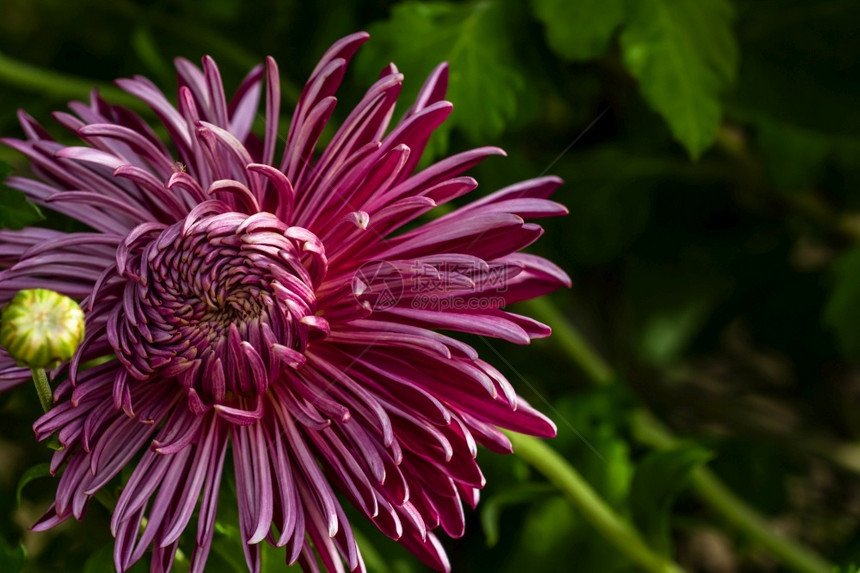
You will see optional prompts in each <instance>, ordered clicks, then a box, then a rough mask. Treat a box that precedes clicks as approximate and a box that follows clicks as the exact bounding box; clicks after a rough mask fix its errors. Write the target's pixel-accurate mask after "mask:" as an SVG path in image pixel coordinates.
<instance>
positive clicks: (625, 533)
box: [508, 433, 683, 573]
mask: <svg viewBox="0 0 860 573" xmlns="http://www.w3.org/2000/svg"><path fill="white" fill-rule="evenodd" d="M508 437H509V438H510V440H511V442H512V443H513V446H514V450H515V451H516V452H517V455H518V456H519V457H521V458H522V459H523V460H525V461H526V462H528V463H529V464H530V465H531V466H532V467H534V468H535V469H536V470H537V471H539V472H540V473H542V474H543V475H544V476H545V477H546V478H547V479H548V480H549V481H550V482H551V483H552V484H553V485H555V486H556V487H557V488H558V489H559V490H560V491H561V492H563V493H564V495H565V496H566V497H567V498H568V499H569V500H570V501H571V503H573V505H574V506H575V507H576V508H577V509H578V510H579V511H580V512H581V513H582V515H583V516H584V517H585V518H586V519H587V520H588V521H589V522H591V524H592V525H593V526H594V527H595V528H596V529H597V530H598V531H600V532H601V533H602V534H603V536H604V537H605V538H606V539H607V540H608V541H609V542H611V543H612V544H613V545H615V547H617V548H618V550H619V551H621V552H622V553H624V554H625V555H626V556H627V558H628V559H630V560H631V561H632V562H634V563H636V564H637V565H638V566H639V567H641V568H642V569H643V570H645V571H649V572H652V573H682V572H683V569H681V567H680V566H679V565H677V564H676V563H674V562H672V561H670V560H669V559H666V558H665V557H662V556H661V555H658V554H656V553H654V552H653V551H651V549H650V548H649V547H648V545H647V544H646V543H645V542H644V541H643V540H642V538H641V537H640V535H639V533H638V532H637V531H636V530H635V529H634V528H633V527H632V526H631V525H630V524H629V523H627V522H626V521H624V520H623V519H622V518H621V517H620V516H619V515H618V514H616V513H615V512H614V511H613V510H612V508H610V507H609V506H608V505H607V504H606V503H605V502H604V501H603V500H602V499H601V498H600V496H599V495H598V494H597V492H595V491H594V490H593V489H592V488H591V486H590V485H588V483H587V482H586V481H585V480H584V479H583V478H582V476H580V475H579V474H578V473H577V471H576V470H575V469H573V468H572V467H571V466H570V464H568V463H567V461H566V460H565V459H564V458H562V457H561V456H560V455H559V454H558V453H557V452H556V451H555V450H553V449H552V448H551V447H549V446H548V445H547V444H546V443H545V442H543V441H541V440H538V439H536V438H532V437H530V436H522V435H519V434H513V433H508Z"/></svg>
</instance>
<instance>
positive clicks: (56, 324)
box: [0, 288, 84, 368]
mask: <svg viewBox="0 0 860 573" xmlns="http://www.w3.org/2000/svg"><path fill="white" fill-rule="evenodd" d="M83 339H84V311H82V310H81V307H80V306H78V303H76V302H75V301H73V300H72V299H70V298H69V297H67V296H63V295H61V294H59V293H57V292H54V291H52V290H47V289H41V288H37V289H27V290H22V291H20V292H19V293H18V294H16V295H15V298H13V299H12V300H11V301H9V303H8V304H7V305H6V306H5V307H3V313H2V314H0V346H3V347H4V348H5V349H6V351H7V352H8V353H9V355H10V356H11V357H12V358H13V359H14V360H15V361H16V362H17V363H18V365H19V366H27V367H30V368H53V367H56V366H57V365H58V364H59V363H60V362H65V361H67V360H69V359H70V358H71V357H72V355H73V354H74V353H75V350H76V349H77V348H78V345H79V344H80V343H81V341H82V340H83Z"/></svg>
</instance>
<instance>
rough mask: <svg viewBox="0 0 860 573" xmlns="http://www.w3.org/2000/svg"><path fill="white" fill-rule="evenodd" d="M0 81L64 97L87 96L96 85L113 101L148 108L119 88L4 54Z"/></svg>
mask: <svg viewBox="0 0 860 573" xmlns="http://www.w3.org/2000/svg"><path fill="white" fill-rule="evenodd" d="M0 83H5V84H8V85H12V86H15V87H18V88H21V89H24V90H29V91H36V92H39V93H40V94H49V95H52V96H55V97H57V98H63V99H86V98H88V97H89V93H90V92H91V91H92V89H93V88H97V89H98V91H99V93H100V94H101V95H102V96H104V97H105V98H106V99H109V100H110V101H112V102H115V103H118V104H122V105H124V106H126V107H130V108H133V109H146V106H145V104H143V102H141V101H140V100H138V99H137V98H135V97H132V96H130V95H129V94H127V93H125V92H124V91H122V90H120V89H119V88H115V87H114V86H111V85H108V84H103V83H98V82H96V81H95V80H91V79H89V78H78V77H75V76H72V75H68V74H62V73H59V72H53V71H50V70H45V69H42V68H38V67H36V66H32V65H30V64H25V63H24V62H21V61H18V60H15V59H13V58H10V57H8V56H6V55H5V54H2V53H0Z"/></svg>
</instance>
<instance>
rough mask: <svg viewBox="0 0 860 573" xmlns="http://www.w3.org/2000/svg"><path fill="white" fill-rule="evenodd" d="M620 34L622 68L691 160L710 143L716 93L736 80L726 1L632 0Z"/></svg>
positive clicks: (716, 120)
mask: <svg viewBox="0 0 860 573" xmlns="http://www.w3.org/2000/svg"><path fill="white" fill-rule="evenodd" d="M630 5H631V12H630V17H629V19H628V21H627V24H626V26H625V28H624V31H623V32H622V34H621V48H622V52H623V59H624V64H625V66H626V67H627V69H628V70H629V71H630V73H631V74H633V76H634V77H635V78H636V79H637V80H638V81H639V87H640V89H641V90H642V95H643V96H644V97H645V100H646V101H647V102H648V103H649V104H650V105H651V107H653V108H654V109H655V110H656V111H657V112H658V113H659V114H660V115H661V116H663V119H665V120H666V122H667V123H668V124H669V128H670V129H671V131H672V134H673V135H674V136H675V138H676V139H677V140H678V141H679V142H681V143H682V144H683V145H684V147H686V148H687V151H688V152H689V153H690V155H691V156H692V157H694V158H696V157H699V156H700V155H701V154H702V152H703V151H704V150H706V149H707V148H708V147H709V146H710V145H711V143H712V142H713V141H714V137H715V136H716V133H717V127H718V126H719V124H720V120H721V118H722V106H721V103H720V94H721V93H722V92H723V91H725V89H726V88H727V87H728V86H729V84H731V82H732V81H733V80H734V78H735V74H736V68H737V64H738V49H737V45H736V42H735V38H734V35H733V33H732V19H733V11H732V7H731V5H730V4H729V3H728V2H726V1H725V0H674V1H670V0H637V1H636V2H631V3H630Z"/></svg>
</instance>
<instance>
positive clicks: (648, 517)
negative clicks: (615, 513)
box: [630, 445, 712, 555]
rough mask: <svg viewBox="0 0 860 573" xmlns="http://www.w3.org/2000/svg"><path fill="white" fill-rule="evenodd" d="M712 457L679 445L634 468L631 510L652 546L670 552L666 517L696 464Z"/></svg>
mask: <svg viewBox="0 0 860 573" xmlns="http://www.w3.org/2000/svg"><path fill="white" fill-rule="evenodd" d="M711 457H712V455H711V452H709V451H708V450H706V449H704V448H702V447H701V446H696V445H682V446H678V447H676V448H673V449H671V450H665V451H662V452H655V453H652V454H650V455H649V456H648V457H646V458H645V459H644V460H643V461H642V463H641V464H639V467H638V468H637V470H636V475H635V476H634V477H633V483H632V484H631V486H630V512H631V515H632V517H633V521H634V523H635V524H636V526H637V527H638V528H639V529H640V531H642V533H643V534H644V536H645V540H646V541H647V542H648V543H649V545H650V546H651V547H653V548H654V549H656V550H657V551H660V552H661V553H663V554H664V555H669V554H671V551H672V548H671V537H670V530H669V520H670V517H671V510H672V503H673V502H674V501H675V497H676V496H677V495H678V494H679V493H680V492H681V491H683V489H684V488H685V487H686V486H687V484H688V483H689V481H690V477H691V476H692V474H693V471H695V470H696V469H697V468H698V467H700V466H701V465H702V464H704V463H705V462H707V461H708V460H709V459H710V458H711Z"/></svg>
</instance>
